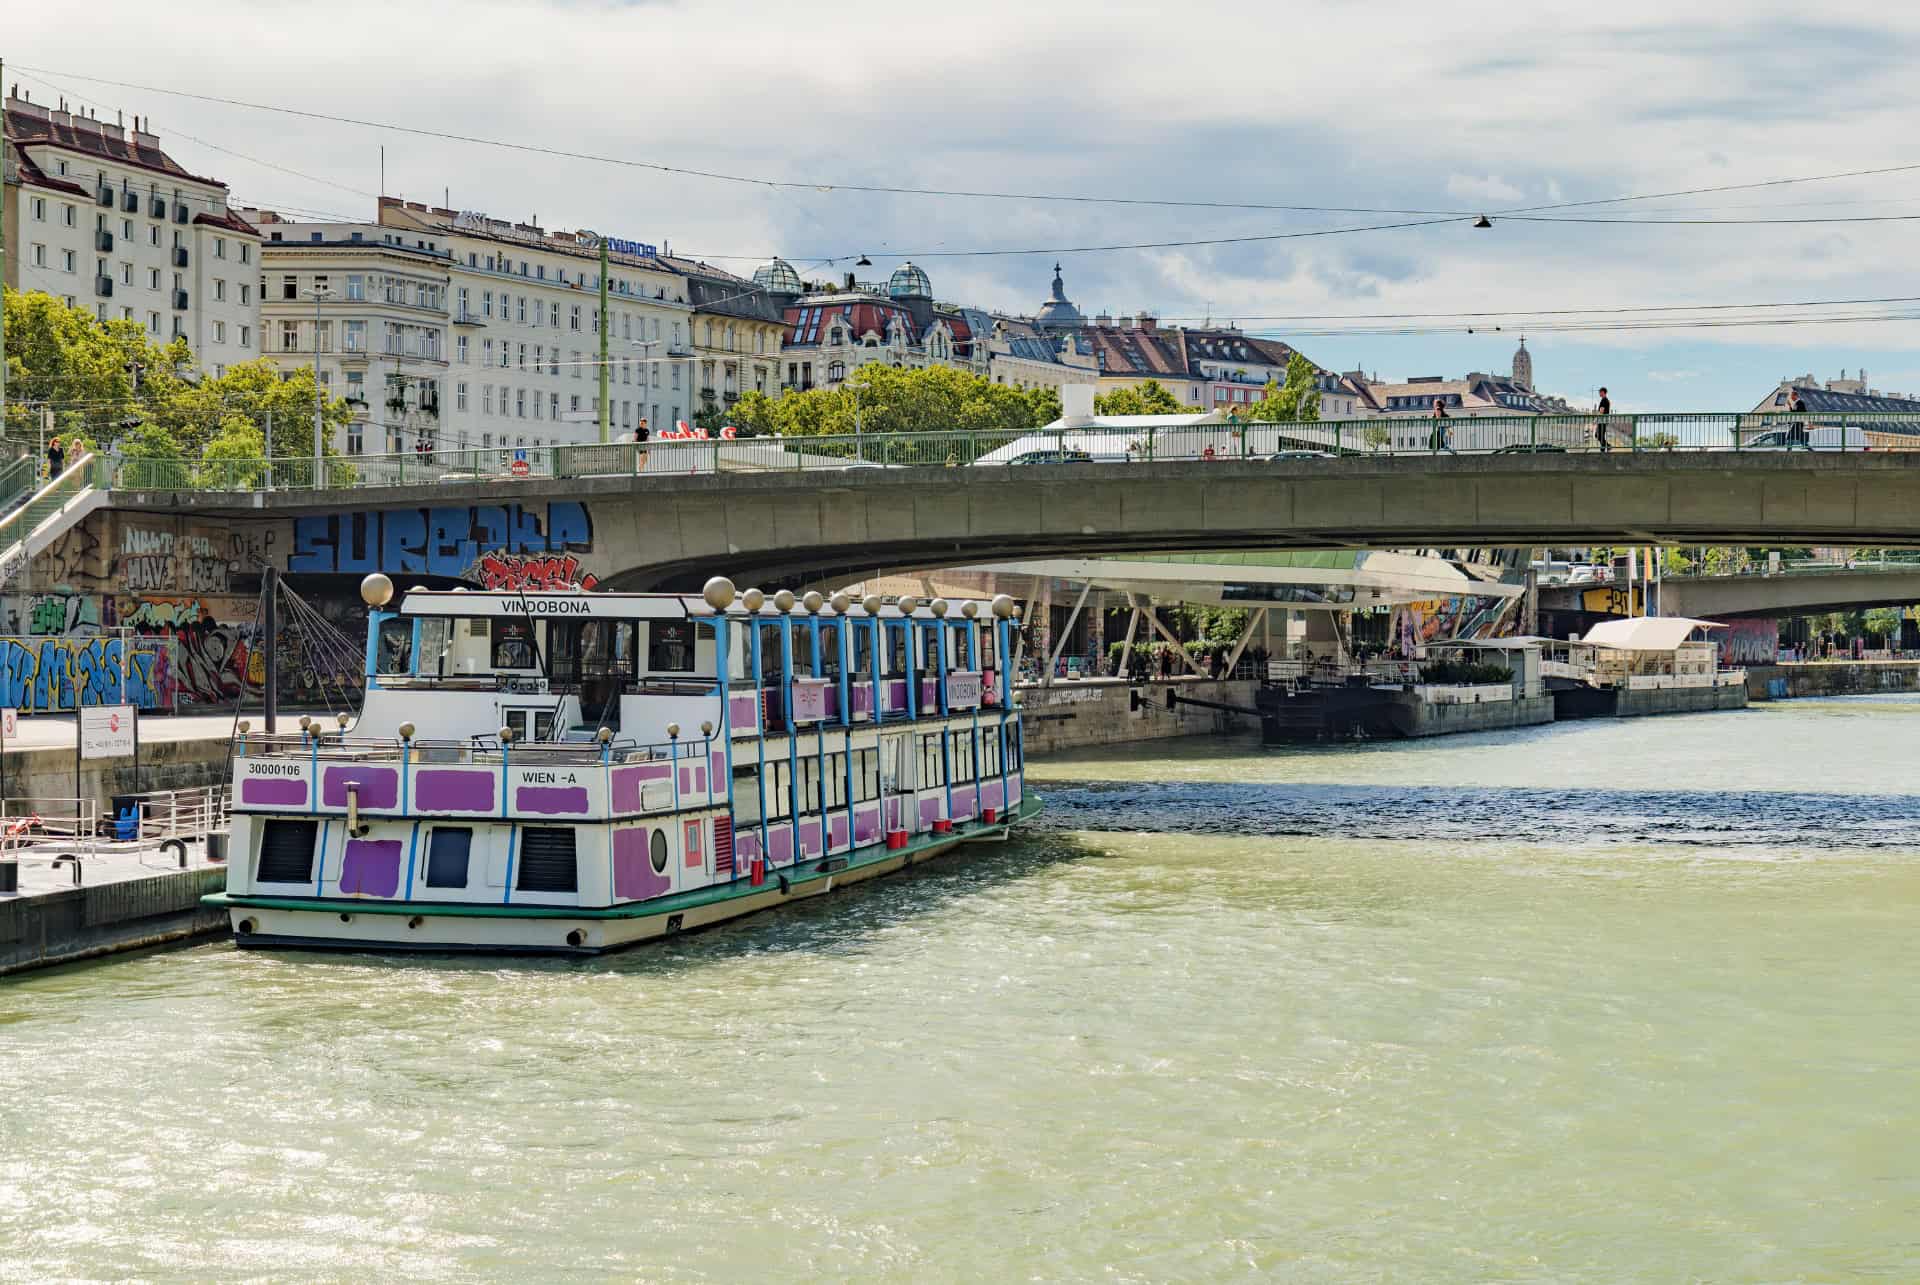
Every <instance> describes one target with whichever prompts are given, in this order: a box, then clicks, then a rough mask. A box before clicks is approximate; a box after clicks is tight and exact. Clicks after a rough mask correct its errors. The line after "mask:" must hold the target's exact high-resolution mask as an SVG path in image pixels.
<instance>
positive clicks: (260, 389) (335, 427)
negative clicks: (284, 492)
mask: <svg viewBox="0 0 1920 1285" xmlns="http://www.w3.org/2000/svg"><path fill="white" fill-rule="evenodd" d="M154 383H155V385H156V386H155V387H154V388H153V389H152V390H151V392H150V396H149V405H148V409H147V415H148V418H149V420H150V421H151V422H153V423H156V424H158V425H160V426H161V427H162V428H165V429H166V430H167V431H168V432H170V433H172V434H173V436H174V438H175V439H176V440H177V441H178V442H179V443H180V444H181V446H183V447H184V448H186V453H187V454H188V455H189V456H197V455H199V454H200V453H201V451H202V450H203V449H205V447H206V446H207V445H208V443H210V442H212V441H213V440H214V438H216V437H219V436H222V435H223V434H225V433H226V429H227V424H228V421H229V420H231V419H232V418H234V417H236V416H237V417H239V418H241V419H245V420H248V421H250V422H252V423H253V424H254V425H255V426H256V427H257V428H258V429H259V430H260V432H261V436H262V447H263V449H264V446H265V440H264V439H265V430H266V423H267V416H268V414H269V413H271V414H272V416H273V454H274V458H275V459H287V458H291V459H312V458H313V408H314V401H315V398H316V391H317V386H316V385H315V384H314V382H313V371H312V370H311V369H308V368H307V367H304V366H303V367H301V368H300V369H298V370H295V371H292V372H290V373H289V374H288V375H287V377H286V378H284V379H283V378H282V377H281V372H280V371H279V370H277V369H275V367H274V365H273V363H272V362H270V361H267V360H266V359H265V358H261V359H258V360H255V361H244V362H241V363H240V364H238V365H235V366H229V367H227V371H226V373H225V374H224V375H221V376H219V377H218V378H215V377H211V376H203V377H202V378H200V379H198V380H196V381H188V380H187V379H184V378H179V377H177V376H171V377H168V378H164V379H161V380H157V381H154ZM321 418H322V423H323V425H324V432H325V436H326V440H327V441H328V442H329V443H331V442H332V441H333V439H334V438H335V437H336V436H338V433H339V430H340V429H341V428H342V427H344V426H345V425H346V424H347V423H349V422H350V421H351V420H352V419H353V408H352V407H350V406H348V405H347V403H346V402H345V401H343V400H341V399H340V398H327V399H326V402H325V405H324V407H323V408H322V410H321ZM328 453H329V454H331V453H332V452H328Z"/></svg>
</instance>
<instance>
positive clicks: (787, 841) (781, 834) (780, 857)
mask: <svg viewBox="0 0 1920 1285" xmlns="http://www.w3.org/2000/svg"><path fill="white" fill-rule="evenodd" d="M767 848H768V851H769V855H770V856H771V857H772V858H773V863H774V864H775V865H779V864H780V863H781V862H783V861H791V860H793V831H792V829H790V828H789V827H787V826H784V825H777V826H775V827H773V829H772V830H770V831H769V832H768V833H767Z"/></svg>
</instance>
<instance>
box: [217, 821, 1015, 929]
mask: <svg viewBox="0 0 1920 1285" xmlns="http://www.w3.org/2000/svg"><path fill="white" fill-rule="evenodd" d="M1045 806H1046V805H1045V803H1044V802H1043V801H1042V800H1041V798H1040V796H1039V795H1037V794H1031V793H1029V794H1023V795H1022V796H1021V797H1020V813H1019V815H1018V816H1014V817H1009V818H1007V819H1006V821H1004V822H995V823H994V824H992V825H984V824H979V823H974V824H971V825H966V826H964V827H956V828H955V830H954V832H953V833H952V834H950V835H947V834H943V835H927V836H925V837H923V838H919V839H914V840H912V841H911V842H909V843H908V844H907V846H906V847H904V848H896V849H893V850H891V851H889V850H888V849H886V848H879V849H875V850H873V851H870V852H869V853H867V854H866V855H865V856H858V855H851V856H848V857H847V858H846V861H847V864H846V865H845V866H843V867H842V868H840V869H838V870H834V871H830V872H826V873H819V872H811V873H808V874H806V875H804V876H800V875H796V874H795V873H794V872H795V871H798V870H803V869H809V868H810V867H812V866H814V865H816V864H817V863H818V861H820V860H826V859H827V858H815V859H813V860H810V861H808V862H806V863H805V865H803V866H788V867H786V868H785V869H784V870H769V871H767V879H766V882H765V883H762V884H757V885H756V884H752V883H748V882H746V881H745V880H743V879H736V880H734V881H733V882H732V883H723V884H715V885H714V886H713V887H710V888H700V889H696V890H695V891H693V892H676V893H674V894H673V895H672V896H670V897H660V898H657V899H655V900H653V901H638V902H634V903H632V904H631V905H626V906H610V907H606V908H599V907H589V906H493V905H486V904H483V903H479V902H451V903H447V902H437V903H423V902H418V901H402V902H393V901H368V900H363V899H361V898H359V897H324V898H323V897H262V896H257V895H255V894H253V893H232V892H213V893H208V894H207V895H206V896H204V897H202V898H201V899H200V902H201V904H202V905H206V906H214V907H218V908H221V909H226V910H236V909H244V910H318V911H323V912H325V913H328V914H335V913H338V912H340V911H342V910H345V909H347V908H349V907H351V908H352V911H353V913H354V914H356V915H437V916H440V917H442V918H447V919H645V918H648V917H650V916H653V915H671V914H673V913H675V912H676V911H681V910H690V909H692V908H693V907H695V906H710V905H712V904H714V903H715V902H720V901H737V900H739V899H741V898H744V897H756V896H759V895H760V894H761V893H763V892H765V891H767V889H768V888H770V887H778V879H779V876H780V875H782V874H784V875H786V876H787V881H788V883H789V884H790V885H791V886H792V887H794V888H804V887H806V886H807V885H809V884H813V883H819V882H821V881H822V880H826V879H831V878H833V877H834V876H835V875H844V874H846V873H848V872H849V871H853V870H864V869H865V868H866V867H868V866H872V865H878V864H879V863H880V862H882V861H890V860H893V859H894V858H896V857H903V856H905V857H911V856H915V855H917V854H919V853H922V852H926V851H927V850H929V849H932V848H942V849H944V848H949V847H952V846H954V845H955V844H958V843H965V842H967V841H969V840H973V839H981V838H986V837H988V836H991V835H993V834H994V833H996V832H1001V831H1004V830H1006V829H1007V828H1008V827H1009V826H1012V825H1016V824H1018V823H1019V822H1021V821H1025V820H1027V819H1029V818H1030V817H1034V816H1038V815H1039V813H1040V810H1041V808H1043V807H1045ZM832 859H833V860H839V858H837V857H836V858H832Z"/></svg>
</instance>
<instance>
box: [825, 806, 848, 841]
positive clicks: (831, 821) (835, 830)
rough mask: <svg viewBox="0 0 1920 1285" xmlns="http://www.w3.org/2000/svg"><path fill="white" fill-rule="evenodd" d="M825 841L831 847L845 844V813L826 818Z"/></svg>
mask: <svg viewBox="0 0 1920 1285" xmlns="http://www.w3.org/2000/svg"><path fill="white" fill-rule="evenodd" d="M827 843H828V845H829V846H831V847H835V848H844V847H846V846H847V814H846V813H844V812H842V813H839V814H838V815H836V816H832V817H829V818H827Z"/></svg>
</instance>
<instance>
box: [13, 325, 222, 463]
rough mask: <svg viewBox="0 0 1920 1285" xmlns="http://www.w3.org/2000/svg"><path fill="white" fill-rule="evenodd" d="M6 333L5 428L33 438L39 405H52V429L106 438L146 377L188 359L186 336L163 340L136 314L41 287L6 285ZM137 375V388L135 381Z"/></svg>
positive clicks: (137, 401)
mask: <svg viewBox="0 0 1920 1285" xmlns="http://www.w3.org/2000/svg"><path fill="white" fill-rule="evenodd" d="M0 306H3V307H4V308H5V310H6V334H7V416H6V423H5V433H6V435H7V436H8V437H13V438H17V439H21V440H37V438H38V435H39V433H40V430H41V427H42V423H41V420H40V407H41V406H51V407H52V408H53V409H54V431H55V432H56V433H57V434H59V435H61V436H63V437H65V436H71V435H73V434H75V433H79V432H86V433H88V434H89V435H90V436H92V437H94V438H96V439H97V440H100V441H111V440H112V439H113V438H114V436H116V435H117V434H118V433H119V431H120V430H121V426H122V421H124V420H127V419H129V418H132V417H134V416H136V415H137V411H138V409H139V407H140V405H141V403H142V402H144V400H145V397H146V392H147V387H148V381H150V380H154V379H161V380H164V379H167V378H169V377H170V376H171V375H172V374H173V371H174V370H175V369H176V368H177V367H179V366H183V365H185V364H186V363H187V361H188V352H187V345H186V341H185V340H183V339H176V340H174V341H173V342H171V343H169V344H167V345H165V346H164V347H162V346H160V345H156V344H154V343H153V342H152V341H151V340H149V339H148V337H147V332H146V328H145V327H143V326H141V325H140V324H139V323H138V322H134V321H106V322H103V321H100V320H98V319H97V318H96V317H95V316H94V315H93V314H92V313H90V312H88V311H87V310H86V309H84V308H69V307H67V305H66V304H64V303H62V302H61V301H60V300H58V299H55V298H54V297H53V296H52V295H49V294H44V293H42V292H40V291H37V290H36V291H19V290H8V291H5V292H4V302H3V303H0ZM136 380H138V382H139V387H138V388H136Z"/></svg>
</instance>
